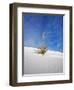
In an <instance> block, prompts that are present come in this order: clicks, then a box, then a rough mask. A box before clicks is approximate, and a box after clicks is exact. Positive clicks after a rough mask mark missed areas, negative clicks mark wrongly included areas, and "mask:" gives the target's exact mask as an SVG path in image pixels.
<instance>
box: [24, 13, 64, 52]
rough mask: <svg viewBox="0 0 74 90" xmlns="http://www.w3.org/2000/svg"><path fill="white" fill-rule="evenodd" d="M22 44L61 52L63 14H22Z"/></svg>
mask: <svg viewBox="0 0 74 90" xmlns="http://www.w3.org/2000/svg"><path fill="white" fill-rule="evenodd" d="M23 19H24V20H23V21H24V25H23V27H24V46H27V47H36V48H38V47H41V46H43V45H44V46H46V47H47V48H48V49H50V50H54V51H60V52H63V16H62V15H39V14H31V13H30V14H23Z"/></svg>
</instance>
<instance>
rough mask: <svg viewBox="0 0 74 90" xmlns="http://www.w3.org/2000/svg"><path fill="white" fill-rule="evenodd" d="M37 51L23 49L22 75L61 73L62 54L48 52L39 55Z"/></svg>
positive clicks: (29, 48) (27, 48) (35, 49)
mask: <svg viewBox="0 0 74 90" xmlns="http://www.w3.org/2000/svg"><path fill="white" fill-rule="evenodd" d="M37 50H38V49H37V48H31V47H24V69H23V72H24V75H25V74H39V73H40V74H41V73H62V72H63V53H61V52H56V51H51V50H48V51H47V52H46V53H45V54H44V55H41V54H38V53H37Z"/></svg>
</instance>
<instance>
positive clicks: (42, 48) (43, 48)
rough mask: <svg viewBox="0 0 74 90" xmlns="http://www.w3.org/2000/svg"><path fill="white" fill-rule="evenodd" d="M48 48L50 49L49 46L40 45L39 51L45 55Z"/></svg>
mask: <svg viewBox="0 0 74 90" xmlns="http://www.w3.org/2000/svg"><path fill="white" fill-rule="evenodd" d="M47 50H48V49H47V47H40V48H38V51H37V53H38V54H42V55H44V54H45V53H46V51H47Z"/></svg>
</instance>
